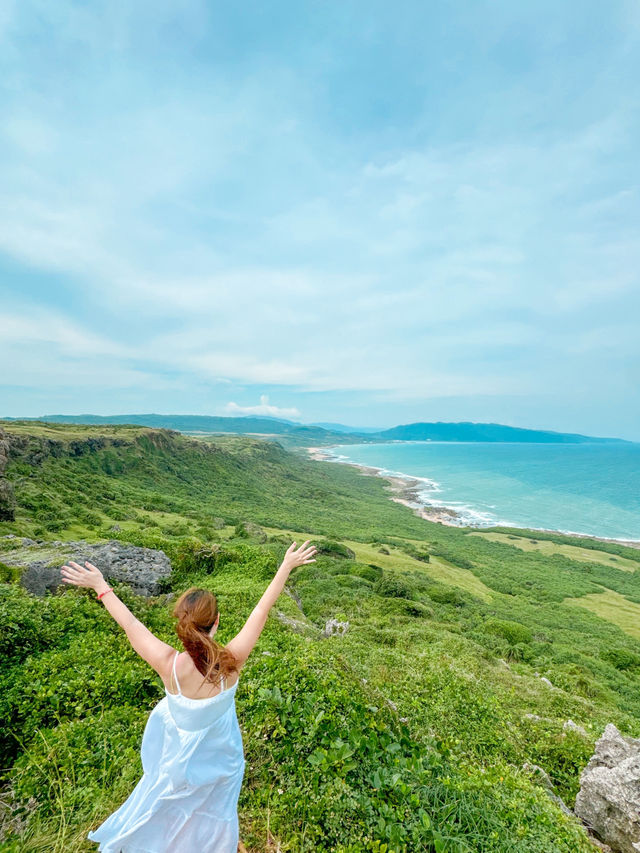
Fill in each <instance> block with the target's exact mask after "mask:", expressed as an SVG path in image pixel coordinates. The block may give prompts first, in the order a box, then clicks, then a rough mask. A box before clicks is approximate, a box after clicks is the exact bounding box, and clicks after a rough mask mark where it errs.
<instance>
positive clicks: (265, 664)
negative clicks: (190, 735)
mask: <svg viewBox="0 0 640 853" xmlns="http://www.w3.org/2000/svg"><path fill="white" fill-rule="evenodd" d="M0 427H1V428H2V429H3V430H4V432H5V438H6V437H8V439H9V443H10V455H9V462H8V464H7V467H6V470H5V478H6V481H7V483H8V484H9V485H10V487H11V490H12V493H13V494H12V496H11V495H9V496H8V497H5V506H4V511H3V517H4V518H5V520H4V521H0V536H4V537H5V538H2V539H0V580H1V581H2V582H1V583H0V608H1V609H2V619H1V625H2V627H1V629H0V643H1V645H2V651H3V661H4V666H3V667H2V671H1V674H0V682H1V683H0V706H1V708H0V719H1V720H2V723H1V727H0V749H1V750H2V765H1V766H2V768H3V771H2V799H1V801H0V808H1V810H2V840H0V850H2V851H7V853H18V851H20V853H23V851H47V853H62V851H64V853H69V851H73V853H75V851H78V852H79V851H90V850H94V849H96V845H94V844H91V843H90V842H88V841H87V840H86V833H87V831H88V830H89V829H92V828H94V827H95V826H97V825H98V824H99V823H100V822H101V821H102V820H104V818H105V817H106V816H107V815H108V814H110V813H111V812H112V811H113V810H114V809H115V808H117V807H118V806H119V805H120V804H121V803H122V802H123V800H124V799H125V798H126V797H127V796H128V794H129V793H130V791H131V790H132V788H133V786H134V785H135V784H136V782H137V780H138V778H139V776H140V774H141V772H142V769H141V765H140V755H139V748H140V739H141V736H142V731H143V728H144V724H145V722H146V718H147V716H148V713H149V711H150V710H151V708H152V707H153V706H154V705H155V703H156V702H157V701H158V700H159V699H160V698H161V697H162V696H163V686H162V684H161V681H160V679H159V678H158V677H157V676H156V675H155V673H154V672H153V671H151V670H150V669H149V668H148V667H147V665H146V664H145V663H144V662H142V661H141V660H140V659H139V658H137V656H136V655H135V653H134V652H133V650H132V649H131V648H130V647H129V645H128V642H127V640H126V637H125V636H124V634H123V633H122V631H121V630H120V628H119V627H118V626H117V625H116V624H115V623H114V622H113V620H111V618H110V617H109V616H108V614H107V613H106V611H105V610H104V608H102V607H101V606H100V605H99V603H98V602H96V601H95V600H94V596H93V594H92V593H90V592H89V591H87V590H80V589H76V588H68V587H64V588H61V589H60V590H58V591H57V592H56V593H55V594H53V595H47V596H46V597H44V598H36V597H34V596H32V595H30V594H29V593H27V592H26V591H25V590H24V589H23V588H22V587H21V585H20V560H21V555H22V554H23V553H24V554H25V557H26V551H25V549H24V548H23V546H22V543H21V540H20V539H19V538H18V537H28V538H30V539H34V540H38V541H41V542H42V543H44V544H42V546H41V548H42V559H45V560H47V561H48V562H50V563H51V564H52V565H58V564H61V563H62V562H63V561H64V547H63V546H59V545H54V544H52V543H54V542H65V541H69V540H76V539H80V538H83V539H86V540H88V541H90V542H99V541H106V540H108V539H119V540H122V541H125V542H131V543H134V544H137V545H141V546H146V547H152V548H162V549H163V550H164V551H165V552H166V553H167V554H168V555H169V557H170V558H171V560H172V564H173V567H174V572H173V575H172V577H171V579H170V581H168V582H167V583H166V584H165V588H164V590H163V592H162V594H160V595H158V596H156V597H153V598H150V599H144V598H141V597H139V596H136V595H135V594H134V593H132V592H131V591H130V590H129V589H128V588H127V587H126V586H125V585H123V584H118V585H117V590H118V593H119V595H121V597H122V598H123V599H124V600H125V601H126V602H127V604H128V605H129V606H130V608H131V609H132V610H133V611H134V612H135V613H136V615H138V616H139V617H140V618H141V619H142V620H143V621H144V622H145V624H147V625H148V626H149V627H150V628H151V629H152V630H153V631H154V632H155V633H157V635H158V636H160V637H161V638H162V639H164V640H166V641H167V642H171V643H175V642H177V638H176V637H175V633H174V632H173V625H172V619H171V616H170V608H171V596H172V595H175V594H177V593H179V592H180V591H181V590H183V589H184V588H186V587H187V586H190V585H193V584H196V585H199V586H203V587H206V588H208V589H211V590H212V591H214V592H215V593H216V595H217V596H218V598H219V603H220V608H221V621H220V629H219V633H218V637H219V639H220V641H221V642H223V643H224V642H225V641H227V640H228V639H230V638H231V636H233V634H234V633H235V632H236V631H237V630H238V629H239V628H240V627H241V625H242V623H243V620H244V619H245V618H246V617H247V616H248V614H249V612H250V611H251V609H252V607H253V606H254V604H255V603H256V601H257V599H258V598H259V596H260V595H261V593H262V591H263V590H264V588H265V587H266V585H267V583H268V582H269V579H270V578H271V576H272V575H273V573H274V572H275V570H276V568H277V566H278V563H279V561H280V560H281V558H282V556H283V554H284V551H285V550H286V548H287V546H288V545H289V544H290V542H291V541H292V540H294V539H295V540H296V541H297V542H298V544H300V542H301V541H303V540H305V539H310V540H311V541H312V542H313V543H314V544H317V545H318V546H319V548H320V552H319V555H318V559H317V562H316V563H313V564H309V565H307V566H302V567H299V568H298V569H296V570H294V572H293V573H292V575H291V578H290V581H289V584H288V589H287V592H288V594H283V595H282V596H281V598H280V599H279V601H278V603H277V604H276V606H275V607H274V608H273V611H272V613H271V615H270V617H269V620H268V623H267V626H266V628H265V631H264V634H263V636H262V638H261V640H260V643H259V645H258V647H257V649H256V650H255V652H254V653H253V655H252V657H251V658H250V660H249V663H248V664H247V666H246V668H245V669H244V670H243V674H242V677H241V681H240V685H239V688H238V692H237V707H238V716H239V720H240V725H241V728H242V731H243V739H244V744H245V754H246V758H247V767H246V775H245V781H244V786H243V790H242V793H241V797H240V802H239V812H240V826H241V838H242V839H243V842H244V843H245V845H246V847H247V849H248V850H249V851H251V853H263V851H273V853H275V851H280V853H294V851H296V853H297V851H300V853H306V852H307V851H337V853H360V851H363V852H364V851H368V853H403V851H411V853H417V851H428V853H430V852H431V851H435V853H443V851H446V853H449V852H451V853H476V851H487V853H489V851H490V853H513V851H516V853H525V851H526V853H554V851H558V853H560V851H562V853H583V851H584V853H586V852H587V851H592V850H595V848H594V847H593V845H592V843H591V842H590V841H589V839H588V837H587V835H586V833H585V832H584V830H583V828H582V826H581V825H580V824H579V823H578V822H577V821H574V820H572V819H571V818H568V817H566V816H565V815H564V814H563V813H562V811H561V810H560V809H559V808H558V806H557V805H556V804H555V802H554V801H553V800H552V799H551V798H550V797H549V795H548V793H547V791H546V790H545V789H544V788H543V787H541V786H540V784H538V783H537V781H536V779H535V778H534V777H532V776H531V775H530V773H529V772H528V771H527V770H526V769H525V768H524V765H526V764H536V765H539V766H541V767H542V768H544V770H545V771H546V772H547V773H548V774H549V777H550V778H551V781H552V783H553V785H554V788H555V791H556V793H557V794H559V795H560V796H561V797H562V798H563V799H564V801H565V802H566V803H567V804H568V805H569V806H571V805H572V804H573V801H574V799H575V795H576V792H577V790H578V787H579V776H580V772H581V770H582V768H583V767H584V766H585V764H586V763H587V761H588V760H589V757H590V756H591V754H592V752H593V745H594V742H595V740H596V739H597V738H598V737H599V736H600V734H601V733H602V731H603V729H604V727H605V725H606V724H607V723H609V722H613V723H615V724H616V726H618V728H619V729H620V730H621V731H622V732H623V733H626V734H629V735H633V736H636V737H638V736H640V629H639V626H640V619H639V616H640V572H639V571H638V569H639V568H640V551H636V550H634V549H631V548H625V547H624V546H622V545H618V544H615V543H605V542H599V541H596V540H589V539H584V538H580V539H579V538H572V537H566V536H560V535H556V534H542V535H537V534H536V535H534V534H533V532H532V531H524V530H523V531H520V530H509V529H505V528H500V529H495V530H492V531H487V532H484V531H483V532H482V533H478V531H473V530H467V529H457V528H451V527H445V526H442V525H439V524H435V523H431V522H428V521H426V520H424V519H421V518H418V517H417V516H416V515H415V514H414V513H413V512H412V511H411V510H410V509H409V508H407V507H405V506H403V505H401V504H398V503H395V502H393V501H391V500H389V497H388V492H387V491H386V490H385V483H384V481H383V480H381V479H380V478H377V477H366V476H362V475H361V474H360V473H359V472H358V471H356V470H355V469H353V468H352V467H350V466H347V465H334V464H331V463H327V462H319V461H312V460H310V459H308V458H307V456H306V453H305V452H304V451H303V450H291V451H290V450H285V449H284V448H283V447H282V446H281V445H280V444H279V443H278V442H277V441H263V440H258V439H254V438H249V437H244V436H236V435H234V436H216V437H215V438H213V439H211V438H210V439H208V440H207V441H202V440H199V439H197V438H193V437H187V436H183V435H181V434H178V433H174V432H171V431H165V430H154V429H147V428H143V427H126V426H104V427H103V426H95V427H94V426H92V427H88V426H87V427H84V426H79V425H59V424H51V425H48V424H42V423H38V422H4V423H0ZM3 494H5V495H6V490H5V492H4V493H3ZM8 516H13V517H11V518H10V517H8ZM245 522H252V523H253V525H257V526H258V527H255V526H249V532H248V531H247V528H246V527H245ZM8 534H13V536H14V537H16V538H7V535H8ZM514 537H515V538H514ZM531 540H533V541H531ZM12 555H13V556H12ZM14 564H17V565H14ZM329 619H337V620H338V621H340V622H348V629H347V630H346V633H345V634H344V635H343V636H332V637H329V638H327V637H324V636H323V629H324V627H325V625H326V622H327V621H328V620H329ZM543 677H544V679H545V680H543ZM548 682H550V684H549V683H548ZM569 719H571V720H573V722H574V723H577V724H578V725H579V726H582V728H583V729H584V733H581V732H580V731H579V730H576V729H575V728H569V729H567V728H565V727H564V724H565V723H566V721H567V720H569Z"/></svg>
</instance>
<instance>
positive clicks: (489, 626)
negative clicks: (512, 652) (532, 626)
mask: <svg viewBox="0 0 640 853" xmlns="http://www.w3.org/2000/svg"><path fill="white" fill-rule="evenodd" d="M484 630H485V631H486V632H487V633H488V634H495V636H497V637H502V638H503V639H505V640H507V641H508V642H509V643H510V644H511V645H512V646H517V645H518V644H519V643H530V642H531V640H532V639H533V634H532V633H531V631H530V630H529V628H527V626H526V625H521V624H520V622H511V621H510V620H508V619H488V620H487V621H486V622H485V625H484Z"/></svg>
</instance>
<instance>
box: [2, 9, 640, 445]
mask: <svg viewBox="0 0 640 853" xmlns="http://www.w3.org/2000/svg"><path fill="white" fill-rule="evenodd" d="M639 48H640V7H639V6H638V4H637V3H636V2H635V0H629V2H618V0H612V2H608V3H602V2H601V0H580V2H571V0H567V2H563V3H557V2H556V0H554V2H547V1H546V0H535V2H533V0H531V2H522V3H519V2H513V0H494V1H493V2H485V1H484V0H477V1H476V2H473V3H469V2H459V1H458V0H446V2H445V0H440V2H427V3H425V2H399V3H388V2H372V0H367V2H348V0H341V2H331V1H330V0H324V2H314V3H311V2H302V3H300V2H295V3H294V2H290V3H287V2H279V0H274V2H271V3H258V2H245V3H238V4H231V3H221V2H212V0H209V2H204V0H179V2H178V0H154V2H144V0H141V2H136V3H130V2H125V0H105V2H101V0H92V2H90V3H87V2H64V0H58V2H56V3H51V2H49V0H15V2H7V3H5V4H3V5H2V7H0V99H1V103H0V106H1V109H0V184H1V187H2V195H3V202H4V203H3V204H2V205H1V209H0V305H1V312H0V364H2V365H3V367H4V368H5V370H3V371H2V373H3V376H2V378H0V416H2V415H9V416H18V415H25V416H34V415H40V414H45V413H82V412H94V413H98V414H115V413H123V412H128V413H133V412H148V411H154V412H162V413H172V412H182V413H194V414H252V413H258V414H259V413H264V414H271V415H275V416H282V417H288V418H291V419H293V420H301V421H304V422H311V421H340V422H343V423H349V424H354V425H363V426H365V425H371V426H382V427H384V426H391V425H394V424H397V423H408V422H411V421H417V420H475V421H497V422H502V423H507V424H512V425H516V426H531V427H540V428H550V429H559V430H569V431H576V432H585V433H592V434H596V435H617V436H621V437H626V438H632V439H638V440H640V393H639V390H638V389H639V387H640V382H639V379H640V357H639V356H640V336H639V335H638V327H639V319H640V311H639V309H640V286H639V277H640V274H639V272H638V271H639V270H640V249H639V241H638V230H639V229H638V226H639V224H640V204H639V177H640V176H639V172H640V166H639V164H640V158H639V157H638V149H639V143H640V132H639V131H640V108H639V103H638V98H637V87H638V82H639V80H640V60H639V57H640V52H639Z"/></svg>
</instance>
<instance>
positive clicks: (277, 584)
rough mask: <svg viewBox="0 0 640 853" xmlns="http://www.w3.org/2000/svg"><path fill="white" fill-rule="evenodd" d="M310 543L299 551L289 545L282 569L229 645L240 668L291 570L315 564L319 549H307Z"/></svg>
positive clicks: (256, 639) (303, 545) (292, 545)
mask: <svg viewBox="0 0 640 853" xmlns="http://www.w3.org/2000/svg"><path fill="white" fill-rule="evenodd" d="M309 542H310V540H309V539H307V541H306V542H304V543H303V544H302V545H301V546H300V547H299V548H298V549H296V547H295V546H296V543H295V542H292V543H291V545H289V547H288V548H287V552H286V554H285V555H284V559H283V561H282V563H281V564H280V568H279V569H278V571H277V572H276V574H275V577H274V578H273V580H272V581H271V583H270V584H269V586H268V587H267V588H266V590H265V591H264V593H263V595H262V598H261V599H260V601H259V602H258V603H257V604H256V606H255V607H254V608H253V610H252V611H251V615H250V616H249V618H248V619H247V621H246V622H245V624H244V626H243V627H242V629H241V630H240V631H239V632H238V633H237V634H236V636H235V637H234V638H233V639H232V640H231V641H230V642H228V643H227V648H228V649H229V651H230V652H232V654H233V656H234V657H235V659H236V660H237V662H238V666H239V667H241V666H242V665H243V664H244V663H245V661H246V660H247V658H248V657H249V655H250V654H251V652H252V650H253V647H254V646H255V644H256V643H257V642H258V638H259V637H260V634H261V633H262V629H263V628H264V626H265V624H266V621H267V616H268V615H269V611H270V610H271V608H272V607H273V605H274V604H275V602H276V600H277V598H278V596H279V595H280V593H281V592H282V590H283V589H284V585H285V583H286V582H287V578H288V577H289V575H290V574H291V570H292V569H294V568H295V567H296V566H302V565H303V564H305V563H315V560H314V559H312V558H313V555H314V554H315V553H316V552H317V548H315V547H314V546H313V545H311V546H310V547H309V548H307V545H309ZM294 549H295V550H294Z"/></svg>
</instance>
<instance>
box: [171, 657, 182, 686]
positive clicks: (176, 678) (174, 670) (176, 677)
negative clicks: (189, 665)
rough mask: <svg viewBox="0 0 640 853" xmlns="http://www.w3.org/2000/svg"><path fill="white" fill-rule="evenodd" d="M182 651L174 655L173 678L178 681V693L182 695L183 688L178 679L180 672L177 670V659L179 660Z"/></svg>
mask: <svg viewBox="0 0 640 853" xmlns="http://www.w3.org/2000/svg"><path fill="white" fill-rule="evenodd" d="M179 654H180V653H179V652H176V653H175V655H174V656H173V678H174V680H175V682H176V687H177V688H178V693H179V694H180V696H182V690H181V689H180V682H179V681H178V673H177V672H176V661H177V660H178V655H179Z"/></svg>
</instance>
